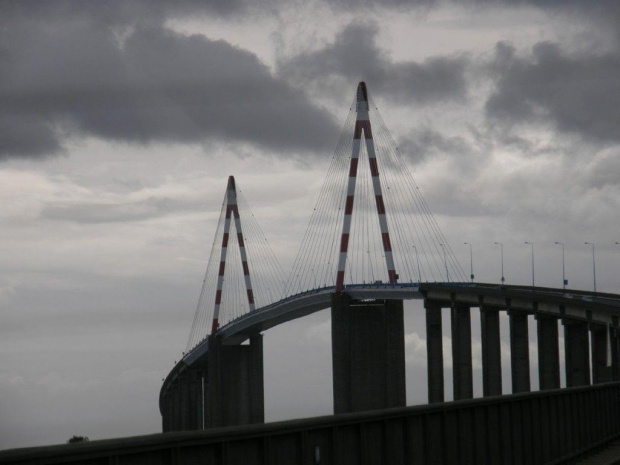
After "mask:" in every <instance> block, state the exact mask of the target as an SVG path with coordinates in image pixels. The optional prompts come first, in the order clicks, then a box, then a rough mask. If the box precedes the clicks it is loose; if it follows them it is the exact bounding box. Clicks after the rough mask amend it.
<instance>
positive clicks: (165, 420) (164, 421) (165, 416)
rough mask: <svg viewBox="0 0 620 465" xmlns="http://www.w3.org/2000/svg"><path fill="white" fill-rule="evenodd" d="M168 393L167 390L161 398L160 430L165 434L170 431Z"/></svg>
mask: <svg viewBox="0 0 620 465" xmlns="http://www.w3.org/2000/svg"><path fill="white" fill-rule="evenodd" d="M170 404H171V402H170V391H169V390H168V391H167V392H166V393H165V394H164V396H163V398H162V412H163V413H162V416H161V429H162V432H164V433H167V432H168V431H171V429H170V415H171V409H170Z"/></svg>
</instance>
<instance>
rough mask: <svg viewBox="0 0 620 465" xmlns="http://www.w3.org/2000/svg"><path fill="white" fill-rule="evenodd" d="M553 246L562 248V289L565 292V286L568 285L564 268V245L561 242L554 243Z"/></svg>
mask: <svg viewBox="0 0 620 465" xmlns="http://www.w3.org/2000/svg"><path fill="white" fill-rule="evenodd" d="M555 245H561V246H562V289H563V290H566V285H567V284H568V281H567V280H566V271H565V268H564V243H563V242H556V243H555Z"/></svg>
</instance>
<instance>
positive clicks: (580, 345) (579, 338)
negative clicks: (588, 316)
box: [562, 318, 590, 387]
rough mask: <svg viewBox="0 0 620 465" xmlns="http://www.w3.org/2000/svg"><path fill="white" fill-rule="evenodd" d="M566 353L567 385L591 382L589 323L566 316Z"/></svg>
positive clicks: (564, 321)
mask: <svg viewBox="0 0 620 465" xmlns="http://www.w3.org/2000/svg"><path fill="white" fill-rule="evenodd" d="M562 323H563V324H564V353H565V357H566V387H574V386H585V385H588V384H590V352H589V343H588V342H589V341H588V323H587V322H585V321H580V320H572V319H570V318H565V319H564V320H562Z"/></svg>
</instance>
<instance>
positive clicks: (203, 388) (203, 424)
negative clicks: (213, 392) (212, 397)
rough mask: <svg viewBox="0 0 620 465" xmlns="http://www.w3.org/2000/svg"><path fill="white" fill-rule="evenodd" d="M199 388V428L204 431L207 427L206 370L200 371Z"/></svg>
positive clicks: (207, 389)
mask: <svg viewBox="0 0 620 465" xmlns="http://www.w3.org/2000/svg"><path fill="white" fill-rule="evenodd" d="M200 388H201V391H202V405H201V407H200V408H201V412H200V428H201V429H205V428H208V427H209V371H208V370H207V369H203V370H201V371H200Z"/></svg>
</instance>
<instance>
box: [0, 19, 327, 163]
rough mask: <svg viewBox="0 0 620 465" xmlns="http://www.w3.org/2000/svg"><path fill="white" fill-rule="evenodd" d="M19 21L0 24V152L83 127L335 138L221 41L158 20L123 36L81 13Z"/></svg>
mask: <svg viewBox="0 0 620 465" xmlns="http://www.w3.org/2000/svg"><path fill="white" fill-rule="evenodd" d="M23 26H24V23H20V22H18V23H17V24H15V25H12V26H9V27H6V28H5V29H4V30H3V31H2V32H0V43H1V44H2V53H0V108H1V109H0V135H1V136H4V137H2V138H1V139H0V140H2V142H0V158H7V157H15V156H42V155H46V154H52V153H57V152H59V151H60V150H61V149H62V146H63V143H64V141H65V140H66V138H67V137H74V136H84V135H86V136H96V137H101V138H105V139H109V140H115V141H123V142H130V143H150V142H180V143H203V142H205V141H207V140H211V141H212V140H218V141H241V142H247V143H251V144H254V145H256V146H258V147H260V148H262V149H265V150H271V151H280V152H282V151H286V152H296V151H317V150H323V149H328V148H330V147H331V145H333V139H334V137H335V135H336V134H337V125H336V124H335V121H334V120H333V118H332V117H331V115H330V114H329V113H328V112H327V111H325V110H324V109H322V108H319V107H316V106H314V105H313V104H311V103H310V101H309V100H308V98H307V97H306V96H305V95H304V94H302V93H300V92H299V91H297V90H295V89H294V88H293V87H291V86H289V85H288V84H287V83H286V82H285V81H283V80H282V79H278V78H275V77H274V76H272V74H271V72H270V70H269V69H268V68H267V67H266V66H265V65H264V64H263V63H262V62H261V61H260V60H259V59H258V58H257V57H256V56H255V55H254V54H252V53H250V52H247V51H244V50H241V49H239V48H236V47H233V46H232V45H230V44H228V43H227V42H224V41H214V40H209V39H208V38H206V37H204V36H199V35H194V36H189V37H187V36H183V35H179V34H176V33H174V32H172V31H170V30H167V29H165V28H163V27H161V26H159V25H149V26H136V27H135V28H134V29H132V30H131V32H130V33H128V34H126V35H125V36H123V40H120V39H119V36H118V34H115V33H114V31H112V30H111V29H110V28H108V27H103V26H100V25H99V24H96V23H95V22H93V21H91V20H89V19H68V20H66V21H59V22H51V23H49V22H45V21H34V22H33V21H29V22H27V27H23ZM330 136H333V137H331V138H330Z"/></svg>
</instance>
